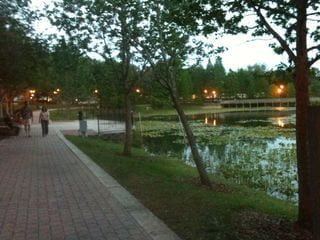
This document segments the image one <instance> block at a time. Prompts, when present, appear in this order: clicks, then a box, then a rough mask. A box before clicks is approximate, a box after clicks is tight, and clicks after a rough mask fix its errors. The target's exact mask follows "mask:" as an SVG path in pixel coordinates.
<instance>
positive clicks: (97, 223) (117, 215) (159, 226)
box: [0, 124, 178, 240]
mask: <svg viewBox="0 0 320 240" xmlns="http://www.w3.org/2000/svg"><path fill="white" fill-rule="evenodd" d="M52 128H53V126H51V129H50V133H49V135H48V136H47V137H44V138H43V137H41V133H40V126H39V125H38V124H37V125H33V126H32V137H31V138H27V137H24V136H23V135H21V136H17V137H11V138H9V139H5V140H2V141H0V239H1V240H6V239H27V240H33V239H40V240H47V239H48V240H49V239H57V240H62V239H66V240H67V239H94V240H98V239H108V240H113V239H137V240H144V239H163V240H167V239H178V237H177V236H176V235H175V234H174V233H173V232H171V231H170V230H169V229H168V228H167V227H166V226H165V225H164V224H163V223H162V222H161V221H160V220H159V219H157V218H156V217H155V216H154V215H153V214H152V213H150V212H149V211H148V210H147V209H145V208H144V207H143V206H142V205H141V204H140V203H139V201H137V200H136V199H135V198H133V197H132V196H131V195H130V194H129V193H128V192H127V191H126V190H125V189H123V188H122V187H121V186H120V185H119V184H118V183H117V182H116V181H115V180H114V179H112V178H111V177H110V176H109V175H108V174H107V173H105V172H104V171H103V170H101V169H100V168H99V167H98V166H96V165H95V164H94V163H93V162H92V161H91V160H90V159H89V158H88V157H87V156H85V155H84V154H83V153H81V152H80V151H79V150H78V149H77V148H75V147H74V146H73V145H72V144H70V143H68V142H66V140H65V139H64V137H63V136H62V135H61V133H60V132H59V131H57V132H56V131H55V130H53V129H52Z"/></svg>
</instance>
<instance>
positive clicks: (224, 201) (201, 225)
mask: <svg viewBox="0 0 320 240" xmlns="http://www.w3.org/2000/svg"><path fill="white" fill-rule="evenodd" d="M67 138H68V139H69V140H70V141H72V142H73V143H74V144H76V145H77V146H78V147H79V148H80V149H81V150H82V151H84V152H85V153H86V154H87V155H88V156H90V157H91V158H92V159H93V160H94V161H95V162H96V163H97V164H99V165H100V166H101V167H102V168H104V169H105V170H106V171H107V172H108V173H109V174H111V175H112V176H113V177H114V178H115V179H116V180H117V181H118V182H119V183H120V184H122V185H123V186H124V187H125V188H126V189H128V190H129V191H130V192H131V193H132V194H133V195H135V196H136V197H137V198H138V199H139V200H140V201H141V202H142V203H143V204H144V205H145V206H146V207H148V208H149V209H150V210H151V211H152V212H153V213H154V214H155V215H157V216H158V217H159V218H160V219H162V220H163V221H164V222H165V223H166V224H167V225H168V226H169V227H170V228H171V229H172V230H174V231H175V232H176V233H177V234H178V235H180V236H181V237H182V238H183V239H197V240H200V239H230V240H233V239H259V238H255V237H256V236H255V237H254V236H253V235H252V236H251V235H250V234H249V235H248V233H247V232H249V233H250V229H249V231H246V234H245V236H242V235H243V234H241V229H239V226H241V225H243V224H242V223H243V219H242V218H243V217H242V216H243V215H242V214H243V213H247V212H248V213H251V212H257V213H258V214H259V215H263V216H265V215H268V216H270V217H271V218H284V219H286V220H289V221H291V220H294V219H295V218H296V214H297V208H296V206H294V205H293V204H290V203H288V202H284V201H280V200H277V199H274V198H272V197H269V196H267V195H266V194H265V193H262V192H259V191H256V190H252V189H249V188H248V187H246V186H240V185H237V184H234V183H232V182H229V181H226V180H224V179H219V178H217V177H215V176H210V178H211V180H212V182H214V188H213V190H210V189H207V188H205V187H203V186H201V185H200V184H199V181H198V177H197V172H196V170H195V169H194V168H192V167H190V166H187V165H185V164H183V163H182V162H181V161H179V160H175V159H171V158H168V157H164V156H150V155H148V154H147V153H145V152H144V151H143V150H142V149H133V156H132V157H124V156H123V155H122V154H121V152H122V145H120V144H115V143H111V142H106V141H103V140H101V139H99V138H94V137H92V138H80V137H74V136H68V137H67ZM252 224H253V225H252V226H251V225H250V227H249V226H246V228H247V227H248V228H255V227H256V226H255V225H257V224H256V223H255V221H253V223H252ZM265 234H268V231H267V233H265ZM258 235H259V234H258ZM267 239H273V237H270V238H267Z"/></svg>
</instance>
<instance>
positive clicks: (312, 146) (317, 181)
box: [308, 106, 320, 240]
mask: <svg viewBox="0 0 320 240" xmlns="http://www.w3.org/2000/svg"><path fill="white" fill-rule="evenodd" d="M308 109H309V114H308V118H309V119H308V121H309V122H308V140H309V146H308V149H309V159H310V172H309V174H310V175H309V176H310V178H309V181H310V189H320V171H319V169H320V125H319V119H320V106H310V107H309V108H308ZM311 197H312V206H311V207H312V234H313V239H314V240H320V228H319V226H320V191H311Z"/></svg>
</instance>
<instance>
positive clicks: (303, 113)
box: [295, 1, 312, 230]
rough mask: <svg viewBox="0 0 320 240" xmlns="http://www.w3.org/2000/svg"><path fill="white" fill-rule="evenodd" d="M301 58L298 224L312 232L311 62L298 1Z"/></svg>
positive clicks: (304, 4)
mask: <svg viewBox="0 0 320 240" xmlns="http://www.w3.org/2000/svg"><path fill="white" fill-rule="evenodd" d="M297 8H298V9H297V10H298V21H297V58H296V62H295V81H296V90H297V91H296V92H297V93H296V116H297V119H296V140H297V165H298V178H299V213H298V224H299V225H300V226H302V227H304V228H307V229H309V230H311V217H312V202H311V194H310V187H309V154H308V129H307V124H308V106H309V90H308V85H309V78H308V58H307V40H306V36H307V27H306V18H307V17H306V9H307V1H297Z"/></svg>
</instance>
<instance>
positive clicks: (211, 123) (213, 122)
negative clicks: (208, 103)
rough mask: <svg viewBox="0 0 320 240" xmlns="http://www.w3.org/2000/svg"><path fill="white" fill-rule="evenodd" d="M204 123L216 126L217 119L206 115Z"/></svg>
mask: <svg viewBox="0 0 320 240" xmlns="http://www.w3.org/2000/svg"><path fill="white" fill-rule="evenodd" d="M204 124H206V125H212V126H214V127H215V126H217V120H216V119H214V118H208V117H207V116H206V117H205V118H204Z"/></svg>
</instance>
